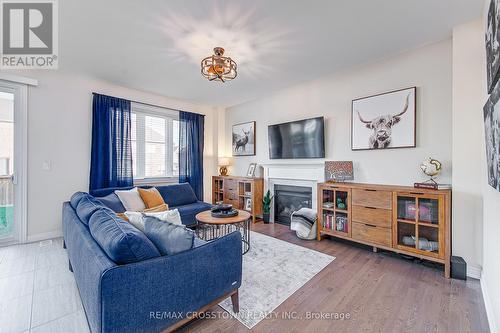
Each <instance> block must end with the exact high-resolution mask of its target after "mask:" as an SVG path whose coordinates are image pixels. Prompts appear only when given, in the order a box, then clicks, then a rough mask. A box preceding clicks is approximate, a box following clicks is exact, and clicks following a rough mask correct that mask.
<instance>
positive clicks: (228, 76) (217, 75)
mask: <svg viewBox="0 0 500 333" xmlns="http://www.w3.org/2000/svg"><path fill="white" fill-rule="evenodd" d="M236 70H237V65H236V62H234V60H232V59H231V58H229V57H224V49H223V48H222V47H215V48H214V54H213V55H212V56H210V57H206V58H205V59H203V60H202V61H201V74H202V75H203V76H204V77H206V78H207V79H208V81H221V82H226V81H228V80H233V79H234V78H236V75H237V72H236Z"/></svg>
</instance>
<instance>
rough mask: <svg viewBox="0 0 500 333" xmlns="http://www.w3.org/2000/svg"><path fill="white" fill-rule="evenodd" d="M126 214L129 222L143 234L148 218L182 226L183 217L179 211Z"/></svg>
mask: <svg viewBox="0 0 500 333" xmlns="http://www.w3.org/2000/svg"><path fill="white" fill-rule="evenodd" d="M124 214H125V216H126V218H127V221H129V222H130V224H132V225H133V226H134V227H136V228H137V229H139V230H140V231H142V232H144V221H145V218H146V217H154V218H157V219H158V220H160V221H162V222H169V223H173V224H177V225H182V221H181V215H180V214H179V211H178V210H177V209H173V210H168V211H165V212H158V213H144V212H142V213H141V212H125V213H124Z"/></svg>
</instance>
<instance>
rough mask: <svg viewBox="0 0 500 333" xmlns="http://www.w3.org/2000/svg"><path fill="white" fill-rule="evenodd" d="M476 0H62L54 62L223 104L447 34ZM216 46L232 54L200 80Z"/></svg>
mask: <svg viewBox="0 0 500 333" xmlns="http://www.w3.org/2000/svg"><path fill="white" fill-rule="evenodd" d="M483 4H484V1H483V0H418V1H415V0H413V1H410V0H309V1H306V0H302V1H299V0H295V1H291V0H286V1H285V0H254V1H248V0H246V1H243V0H227V1H226V0H220V1H209V0H175V1H165V0H148V1H137V0H106V1H102V0H101V1H98V0H85V1H82V0H64V1H59V18H60V20H59V33H60V44H59V54H60V56H59V68H60V70H66V71H73V72H75V71H76V72H81V73H85V74H87V75H91V76H93V77H97V78H99V79H103V80H106V81H109V82H112V83H115V84H118V85H121V86H125V87H130V88H134V89H138V90H142V91H149V92H153V93H157V94H161V95H165V96H169V97H175V98H180V99H185V100H190V101H193V102H197V103H202V104H209V105H218V106H231V105H235V104H240V103H243V102H245V101H249V100H253V99H256V98H260V97H262V96H266V95H269V94H271V93H272V92H274V91H277V90H280V89H283V88H286V87H289V86H292V85H294V84H297V83H299V82H302V81H307V80H311V79H314V78H317V77H321V76H324V75H327V74H331V73H334V72H336V71H339V70H342V69H345V68H349V67H351V66H355V65H357V64H360V63H367V62H370V61H374V60H377V59H380V58H383V57H386V56H388V55H392V54H396V53H399V52H401V51H404V50H408V49H411V48H415V47H418V46H420V45H423V44H426V43H430V42H434V41H439V40H442V39H445V38H447V37H450V36H451V31H452V27H453V26H456V25H458V24H461V23H464V22H467V21H469V20H472V19H475V18H478V17H480V16H481V14H482V7H483ZM215 46H222V47H224V48H225V49H226V55H227V56H230V57H232V58H233V59H234V60H235V61H236V62H237V64H238V77H237V78H236V79H235V80H233V81H230V82H226V83H220V82H208V81H207V80H206V79H205V78H203V77H202V76H201V74H200V61H201V59H202V58H203V57H206V56H209V55H211V54H212V49H213V47H215Z"/></svg>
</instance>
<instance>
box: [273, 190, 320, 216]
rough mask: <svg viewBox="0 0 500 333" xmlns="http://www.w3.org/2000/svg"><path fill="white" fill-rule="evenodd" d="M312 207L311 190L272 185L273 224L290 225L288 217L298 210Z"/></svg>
mask: <svg viewBox="0 0 500 333" xmlns="http://www.w3.org/2000/svg"><path fill="white" fill-rule="evenodd" d="M304 207H306V208H311V207H312V188H311V187H305V186H292V185H278V184H276V185H274V222H276V223H281V224H285V225H290V217H291V215H292V213H293V212H295V211H297V210H299V209H300V208H304Z"/></svg>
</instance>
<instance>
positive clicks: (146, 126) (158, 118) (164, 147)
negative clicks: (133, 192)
mask: <svg viewBox="0 0 500 333" xmlns="http://www.w3.org/2000/svg"><path fill="white" fill-rule="evenodd" d="M131 108H132V110H131V111H132V131H131V132H132V159H133V162H134V165H133V168H134V179H136V180H141V179H151V178H154V179H158V178H175V177H178V176H179V113H178V112H176V111H173V110H169V109H164V108H160V107H153V106H149V105H143V104H139V103H132V106H131Z"/></svg>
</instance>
